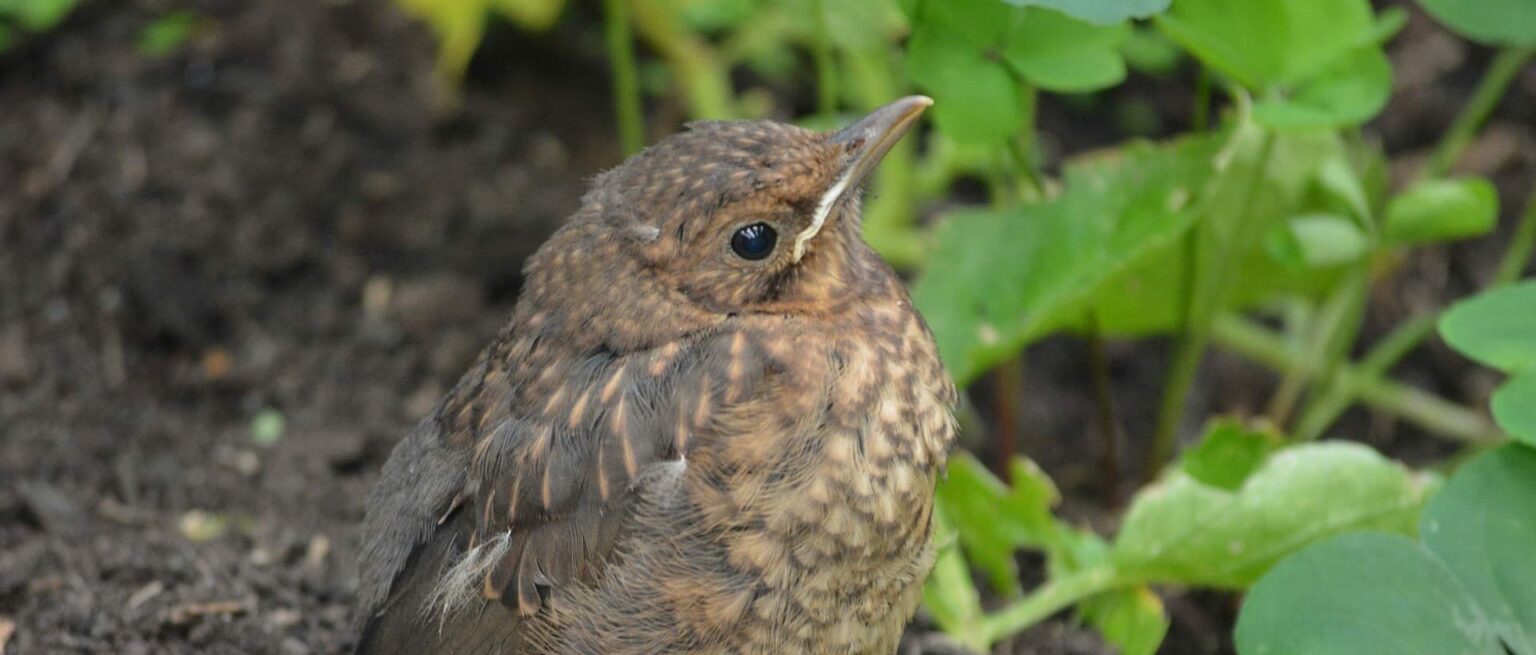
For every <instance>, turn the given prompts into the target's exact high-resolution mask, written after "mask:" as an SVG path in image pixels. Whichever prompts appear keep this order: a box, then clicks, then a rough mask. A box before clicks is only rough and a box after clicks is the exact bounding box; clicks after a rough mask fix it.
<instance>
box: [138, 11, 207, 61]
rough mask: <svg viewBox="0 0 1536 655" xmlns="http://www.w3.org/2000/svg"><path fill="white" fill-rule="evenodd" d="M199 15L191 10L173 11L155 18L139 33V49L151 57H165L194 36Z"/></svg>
mask: <svg viewBox="0 0 1536 655" xmlns="http://www.w3.org/2000/svg"><path fill="white" fill-rule="evenodd" d="M196 26H197V17H196V16H194V15H192V12H189V11H172V12H168V13H166V14H165V15H164V16H161V17H159V18H157V19H155V22H153V23H150V24H149V25H148V26H146V27H145V28H144V31H143V32H140V33H139V43H138V50H139V52H140V53H142V54H144V55H146V56H149V57H164V56H166V55H169V54H171V53H173V52H175V51H177V50H179V49H181V46H182V44H184V43H186V42H187V39H188V38H189V37H191V36H192V30H193V28H194V27H196Z"/></svg>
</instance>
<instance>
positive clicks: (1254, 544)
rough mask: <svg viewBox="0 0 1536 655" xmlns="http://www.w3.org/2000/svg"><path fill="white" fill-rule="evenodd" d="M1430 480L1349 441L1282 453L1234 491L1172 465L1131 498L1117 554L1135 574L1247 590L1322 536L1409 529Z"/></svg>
mask: <svg viewBox="0 0 1536 655" xmlns="http://www.w3.org/2000/svg"><path fill="white" fill-rule="evenodd" d="M1427 486H1428V485H1427V484H1426V483H1425V480H1423V479H1421V478H1418V477H1416V476H1414V475H1413V474H1411V473H1410V472H1409V471H1408V470H1407V469H1405V468H1403V467H1402V466H1401V465H1400V464H1398V463H1396V462H1393V461H1391V460H1388V459H1386V458H1384V457H1382V456H1381V455H1379V454H1377V453H1376V452H1375V451H1373V450H1371V449H1369V448H1367V447H1365V446H1361V445H1359V444H1354V443H1347V442H1325V443H1313V444H1306V445H1301V446H1296V447H1293V448H1290V449H1287V450H1283V451H1281V452H1279V453H1278V454H1276V455H1274V456H1273V457H1271V458H1269V460H1267V461H1266V462H1264V464H1263V465H1262V466H1260V467H1259V469H1258V470H1257V471H1254V472H1253V474H1252V475H1250V476H1248V478H1247V479H1246V480H1244V481H1243V483H1242V485H1241V486H1240V487H1239V488H1237V489H1236V490H1227V489H1222V488H1219V487H1214V486H1211V485H1207V484H1204V483H1201V482H1200V481H1199V480H1196V479H1195V478H1194V477H1192V476H1190V475H1188V474H1186V473H1184V472H1183V471H1181V470H1177V469H1174V470H1172V471H1171V472H1170V473H1169V474H1168V475H1167V476H1166V477H1165V478H1164V479H1162V480H1161V481H1159V482H1158V483H1156V484H1154V485H1152V486H1150V487H1147V488H1146V489H1144V490H1143V491H1142V492H1141V493H1140V494H1138V495H1137V497H1136V498H1135V499H1134V500H1133V501H1132V503H1131V508H1130V510H1129V511H1128V512H1127V514H1126V517H1125V522H1124V524H1123V525H1122V526H1121V529H1120V534H1119V535H1117V536H1116V537H1115V541H1114V546H1113V560H1114V562H1115V565H1116V569H1117V570H1118V571H1119V572H1120V573H1121V574H1122V575H1129V576H1133V577H1134V578H1136V579H1143V580H1155V581H1164V582H1174V583H1180V584H1198V585H1204V586H1212V587H1224V588H1232V589H1241V588H1243V587H1246V586H1248V585H1249V584H1252V583H1253V581H1254V580H1256V579H1257V578H1258V577H1259V576H1260V575H1262V574H1263V573H1264V572H1265V571H1266V570H1268V569H1269V567H1270V566H1272V565H1273V564H1274V563H1275V562H1276V561H1278V560H1279V559H1280V558H1282V557H1284V556H1286V555H1288V554H1290V553H1292V552H1294V551H1296V550H1297V549H1299V548H1301V547H1302V546H1305V545H1307V544H1309V543H1313V542H1316V541H1318V540H1320V539H1323V538H1326V537H1329V536H1332V535H1336V534H1339V533H1342V532H1347V531H1352V530H1370V529H1374V530H1388V531H1394V532H1404V533H1406V532H1410V531H1411V530H1412V529H1413V525H1414V523H1415V522H1416V521H1417V519H1418V514H1419V509H1420V507H1421V506H1422V504H1423V502H1424V499H1425V490H1426V487H1427Z"/></svg>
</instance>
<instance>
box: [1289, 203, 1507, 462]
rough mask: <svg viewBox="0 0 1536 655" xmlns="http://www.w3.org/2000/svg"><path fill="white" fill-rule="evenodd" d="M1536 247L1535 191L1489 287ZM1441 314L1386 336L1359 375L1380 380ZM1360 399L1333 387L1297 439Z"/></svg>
mask: <svg viewBox="0 0 1536 655" xmlns="http://www.w3.org/2000/svg"><path fill="white" fill-rule="evenodd" d="M1533 247H1536V191H1532V192H1531V196H1530V198H1529V199H1528V200H1527V201H1526V205H1525V212H1524V213H1522V214H1521V215H1520V222H1518V223H1516V224H1515V231H1514V234H1513V235H1511V237H1510V239H1509V246H1508V247H1507V248H1505V250H1504V256H1503V257H1502V258H1500V260H1499V265H1498V267H1497V268H1496V269H1494V275H1493V279H1492V280H1491V281H1489V283H1488V286H1487V287H1486V288H1488V289H1492V288H1496V287H1500V286H1503V285H1506V284H1509V283H1511V282H1514V281H1515V280H1516V279H1518V278H1519V277H1520V274H1521V273H1522V272H1524V271H1525V267H1526V266H1528V265H1529V264H1530V261H1531V251H1532V249H1533ZM1439 317H1440V312H1438V311H1435V312H1430V313H1427V314H1423V315H1420V316H1418V317H1415V318H1413V319H1410V320H1409V321H1408V322H1406V323H1403V324H1401V325H1398V326H1397V327H1396V328H1395V329H1393V330H1392V331H1391V332H1389V333H1387V336H1385V337H1382V339H1381V342H1380V343H1378V344H1377V345H1376V347H1375V348H1373V349H1372V350H1371V352H1370V353H1368V354H1367V355H1366V356H1365V359H1362V360H1361V363H1360V366H1359V372H1360V374H1361V375H1364V376H1366V377H1370V378H1379V377H1381V376H1383V375H1386V374H1387V371H1388V370H1390V369H1391V368H1392V367H1393V366H1396V365H1397V362H1398V361H1400V360H1402V358H1403V357H1405V356H1407V354H1408V353H1409V352H1410V351H1412V350H1413V349H1414V348H1415V347H1417V346H1418V345H1419V343H1420V342H1422V341H1424V340H1425V339H1428V338H1429V336H1430V335H1432V334H1434V333H1435V326H1436V324H1437V323H1438V320H1439ZM1356 399H1357V397H1356V395H1355V394H1354V393H1350V392H1349V391H1348V390H1346V389H1343V388H1340V387H1333V388H1330V389H1329V390H1328V393H1327V394H1325V395H1324V396H1323V397H1322V398H1320V399H1319V400H1318V401H1317V402H1316V403H1314V404H1313V405H1312V406H1311V407H1308V408H1307V411H1306V412H1305V413H1304V414H1302V417H1301V420H1300V421H1298V422H1297V424H1296V430H1295V436H1296V438H1297V439H1301V440H1310V439H1316V438H1317V437H1319V436H1321V435H1322V433H1323V431H1324V430H1327V429H1328V426H1330V425H1333V422H1334V421H1336V420H1338V418H1339V415H1340V414H1343V413H1344V410H1346V409H1349V406H1350V405H1352V404H1354V402H1355V400H1356Z"/></svg>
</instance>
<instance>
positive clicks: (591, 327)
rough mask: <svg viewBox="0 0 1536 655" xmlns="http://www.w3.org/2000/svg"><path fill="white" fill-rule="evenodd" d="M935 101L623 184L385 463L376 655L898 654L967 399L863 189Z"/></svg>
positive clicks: (746, 139) (633, 170) (373, 519)
mask: <svg viewBox="0 0 1536 655" xmlns="http://www.w3.org/2000/svg"><path fill="white" fill-rule="evenodd" d="M927 104H928V101H927V99H925V98H907V99H904V100H901V101H898V102H896V103H893V104H892V105H889V106H887V107H885V108H883V109H881V110H879V111H877V112H875V113H874V114H871V115H870V116H869V117H867V118H866V119H864V120H862V121H859V122H858V123H855V124H854V125H852V126H850V127H849V128H847V129H845V130H842V131H840V132H836V133H830V134H828V133H818V132H811V131H807V130H803V129H800V128H797V127H792V126H788V125H783V124H779V123H772V122H737V123H705V124H700V125H695V126H693V127H692V128H691V129H690V130H689V131H687V132H685V133H683V134H680V135H676V136H673V137H671V138H669V139H667V140H665V141H663V142H661V143H660V144H658V145H656V146H654V147H652V148H650V149H648V150H647V151H645V152H644V153H642V154H640V155H637V156H636V157H634V158H631V159H630V160H629V161H627V162H626V163H625V164H623V165H622V166H620V167H618V168H616V169H614V170H613V171H610V172H608V173H606V174H604V175H602V176H600V177H599V178H598V179H597V181H596V182H595V184H594V187H593V190H592V191H591V192H590V193H588V195H587V196H586V197H585V198H584V200H583V203H582V207H581V209H580V210H579V211H578V212H577V213H576V214H575V215H574V216H573V217H572V218H571V219H570V221H569V222H568V223H567V224H566V225H565V226H564V227H563V228H562V229H561V230H559V231H558V232H557V233H556V234H555V235H554V236H553V237H551V239H550V241H549V242H548V243H547V244H545V245H544V246H543V247H542V248H540V250H539V251H538V253H536V254H535V255H534V256H533V257H532V258H531V260H530V261H529V263H528V265H527V276H526V277H527V281H526V286H525V290H524V292H523V295H522V297H521V298H520V299H519V302H518V304H517V308H516V309H515V311H514V315H513V317H512V319H511V321H510V323H509V324H508V325H507V327H506V328H505V329H504V330H503V331H502V333H501V334H500V335H499V337H498V338H497V340H496V341H495V342H494V343H493V344H492V345H491V346H490V347H489V348H487V349H486V350H485V351H484V352H483V353H482V355H481V356H480V358H479V359H478V360H477V361H476V363H475V364H474V365H473V367H472V368H471V369H470V371H469V372H468V373H466V374H465V376H464V377H463V378H462V380H461V381H460V382H459V384H458V385H457V386H456V387H455V388H454V389H453V390H452V391H451V392H450V393H449V394H448V397H447V398H446V399H445V400H444V401H443V403H442V405H441V406H440V407H439V408H438V409H437V411H436V412H434V413H433V414H432V415H431V416H429V417H428V418H427V419H426V420H424V421H423V422H422V423H421V425H419V426H418V427H417V429H416V430H415V431H414V432H413V433H412V434H411V435H410V436H408V437H407V438H406V439H405V440H404V441H403V442H402V443H401V444H400V446H399V447H398V448H397V449H396V451H395V453H394V454H393V455H392V456H391V458H390V461H389V462H388V463H387V464H386V466H385V469H384V473H383V477H382V478H381V480H380V482H379V485H378V487H377V488H376V490H375V492H374V494H373V496H372V497H371V499H370V502H369V509H368V517H367V524H366V526H365V528H366V529H365V532H366V538H365V543H364V547H363V551H362V558H361V559H362V586H361V590H360V596H359V605H360V607H361V609H362V610H363V619H364V621H365V627H364V630H363V634H362V637H361V640H360V644H359V652H364V653H486V654H490V653H507V654H511V653H738V652H740V653H770V652H772V653H780V652H814V653H821V652H825V653H890V652H892V651H893V650H894V648H895V645H896V640H897V639H898V637H899V636H900V633H901V629H902V625H903V624H904V623H905V622H906V620H907V619H908V618H909V617H910V616H911V613H912V612H913V610H914V609H915V608H916V606H917V603H918V600H919V594H920V588H921V582H922V579H923V577H924V576H925V575H926V573H927V571H928V569H929V566H930V564H931V559H932V555H931V547H930V545H929V536H930V535H929V532H930V527H931V521H932V515H931V512H932V502H933V499H932V494H933V485H934V481H935V477H936V475H937V474H938V472H939V471H940V469H941V467H942V464H943V461H944V457H945V453H946V452H947V450H948V448H949V446H950V443H951V441H952V440H953V428H952V426H951V419H950V414H949V412H950V409H951V407H952V406H953V404H954V402H955V390H954V388H953V386H952V385H951V383H950V382H949V380H948V377H947V375H946V374H945V373H944V370H943V367H942V365H941V364H940V362H939V359H938V355H937V352H936V351H935V349H934V345H933V340H932V337H931V335H930V334H929V332H928V330H927V327H926V326H925V325H924V324H923V321H922V319H921V318H920V317H919V316H918V314H917V313H916V312H915V311H914V310H913V309H912V307H911V304H910V301H909V300H908V297H907V294H906V291H905V289H904V287H903V286H902V284H901V282H900V281H899V280H898V279H897V278H896V277H895V275H894V274H893V273H892V272H891V271H890V269H889V268H888V267H887V266H886V265H885V264H884V263H883V262H882V261H881V260H880V259H879V257H878V256H877V255H875V253H874V252H873V251H871V250H870V249H869V247H868V246H867V245H865V244H864V242H863V241H862V240H861V238H860V236H859V229H860V226H859V201H858V193H857V188H858V187H859V185H860V183H861V182H862V180H863V178H864V177H865V175H866V174H867V173H868V172H869V170H870V168H871V167H872V166H873V165H874V163H875V162H877V161H878V159H879V158H880V156H881V155H883V154H884V153H885V151H886V150H887V149H888V148H889V147H890V146H891V144H892V143H893V142H894V141H895V140H896V139H898V138H899V137H900V136H901V135H902V133H904V132H905V131H906V130H907V129H908V128H909V127H910V125H911V124H912V122H913V121H914V120H915V118H916V116H917V115H918V114H919V113H920V112H921V111H922V109H923V108H924V107H926V106H927ZM748 226H757V227H753V229H752V231H750V232H749V233H746V234H745V236H744V237H743V236H737V235H739V234H741V233H742V232H741V231H742V230H743V229H744V228H745V227H748ZM744 242H745V243H747V245H746V246H743V245H742V244H743V243H744ZM765 246H766V248H765ZM744 248H745V249H746V250H743V249H744ZM765 251H766V252H765ZM760 255H761V256H760Z"/></svg>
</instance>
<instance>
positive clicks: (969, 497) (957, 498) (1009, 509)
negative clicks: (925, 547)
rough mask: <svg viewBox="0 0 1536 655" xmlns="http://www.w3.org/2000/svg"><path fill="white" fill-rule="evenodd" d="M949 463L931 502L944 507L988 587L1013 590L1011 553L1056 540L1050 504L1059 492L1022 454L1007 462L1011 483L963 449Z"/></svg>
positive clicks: (1016, 582) (1016, 574)
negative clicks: (935, 496)
mask: <svg viewBox="0 0 1536 655" xmlns="http://www.w3.org/2000/svg"><path fill="white" fill-rule="evenodd" d="M948 468H949V474H948V476H946V478H945V480H944V481H943V482H941V483H940V484H939V487H938V492H937V501H936V502H937V503H938V504H939V505H942V506H943V507H944V513H945V516H947V517H949V521H950V523H951V524H952V525H953V526H954V528H955V529H956V531H957V532H958V534H959V538H960V543H961V545H963V546H964V547H965V553H966V555H967V556H968V557H969V559H970V561H971V563H972V564H975V565H976V567H977V568H979V569H981V570H982V571H984V572H986V573H987V575H988V577H989V579H990V580H991V582H992V585H993V588H994V589H996V590H997V591H998V593H1001V594H1004V595H1011V594H1012V593H1015V592H1017V591H1018V589H1019V571H1018V567H1017V565H1016V564H1015V562H1014V558H1013V556H1014V552H1015V551H1017V550H1018V549H1020V548H1023V547H1026V546H1039V547H1043V546H1045V545H1047V544H1050V543H1053V542H1055V541H1056V535H1055V530H1056V520H1055V518H1054V517H1053V516H1051V507H1053V506H1054V505H1055V504H1056V503H1057V502H1059V501H1060V499H1061V496H1060V494H1059V493H1058V492H1057V491H1056V487H1055V485H1054V484H1052V483H1051V480H1050V478H1049V477H1047V476H1046V475H1045V473H1044V472H1043V471H1041V470H1040V469H1039V467H1037V466H1035V465H1034V463H1033V462H1030V461H1029V460H1026V459H1022V458H1021V459H1018V460H1015V461H1014V462H1013V463H1012V465H1011V466H1010V473H1011V474H1012V475H1011V477H1012V479H1013V487H1012V488H1009V487H1008V486H1007V485H1005V484H1003V483H1002V481H1001V480H998V479H997V478H996V477H994V476H993V475H992V474H991V473H990V472H989V471H987V469H986V467H985V466H983V465H982V464H981V462H978V461H976V459H975V458H974V457H972V456H971V455H969V454H967V453H961V454H958V455H956V456H955V457H952V458H950V460H949V465H948Z"/></svg>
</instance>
